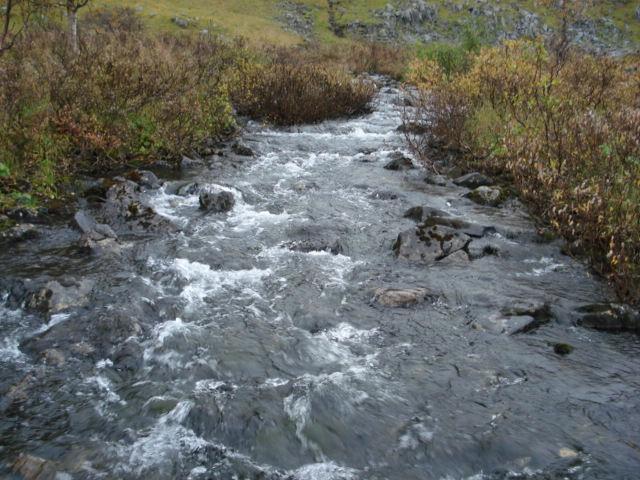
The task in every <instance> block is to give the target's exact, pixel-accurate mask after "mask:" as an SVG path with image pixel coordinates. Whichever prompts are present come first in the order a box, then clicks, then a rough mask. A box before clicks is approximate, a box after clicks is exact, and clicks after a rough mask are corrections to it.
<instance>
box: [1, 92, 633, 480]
mask: <svg viewBox="0 0 640 480" xmlns="http://www.w3.org/2000/svg"><path fill="white" fill-rule="evenodd" d="M398 94H399V92H398V91H397V90H395V89H394V88H387V89H384V90H383V93H382V94H381V95H380V97H379V100H378V104H377V108H376V110H375V112H374V113H373V114H371V115H369V116H367V117H364V118H360V119H355V120H349V121H339V122H327V123H324V124H322V125H319V126H309V127H303V128H299V129H291V130H271V129H267V128H263V127H260V126H257V125H253V126H250V128H249V130H248V132H247V134H246V135H245V137H244V139H243V141H244V142H245V143H246V144H247V145H249V146H250V147H251V148H253V149H254V150H255V151H256V153H257V154H258V155H257V157H256V158H255V159H246V160H244V161H238V162H233V164H232V165H230V164H229V162H226V163H225V165H223V166H216V165H214V166H212V167H208V168H202V169H200V170H196V171H193V172H192V173H191V174H190V175H187V177H186V178H193V179H197V181H198V182H201V183H211V184H216V185H220V186H223V187H224V188H228V189H230V190H231V191H232V192H233V193H234V195H235V196H236V199H237V204H236V206H235V208H234V209H233V211H232V212H230V213H229V214H224V215H203V214H202V213H201V212H200V211H199V210H198V199H197V197H196V196H190V197H179V196H176V195H172V194H169V193H167V192H171V191H172V184H168V185H166V186H165V187H164V188H163V189H162V190H160V191H151V192H149V193H147V197H146V198H147V201H148V203H149V204H150V205H151V206H153V207H154V208H156V209H157V210H158V211H159V212H161V213H162V214H163V215H165V216H166V217H168V218H170V219H171V220H172V221H174V222H175V223H176V224H178V225H179V226H180V227H181V228H182V231H181V232H180V233H175V234H148V235H145V236H129V237H123V238H122V243H123V247H122V251H121V253H120V254H119V255H115V256H109V255H106V256H97V257H95V256H94V257H92V256H87V255H86V254H83V253H81V252H78V251H77V249H75V248H74V247H73V245H74V243H75V242H76V241H77V238H78V234H77V233H76V232H74V231H73V230H72V229H70V228H67V227H57V228H51V229H50V230H49V231H48V232H47V235H45V236H44V237H43V238H42V239H40V240H39V241H36V242H30V243H26V244H22V245H20V246H18V247H15V248H13V249H11V250H9V251H5V252H2V253H1V254H0V269H2V271H3V272H4V273H3V274H4V275H5V276H6V278H30V279H37V280H42V279H58V280H61V281H68V280H69V279H76V280H79V279H86V280H87V281H89V282H92V285H93V290H92V293H91V295H90V302H89V303H88V304H86V305H84V306H81V307H72V308H69V309H68V310H67V311H64V312H62V313H58V314H56V315H54V316H53V317H52V318H51V320H50V321H49V323H48V324H45V323H43V320H42V319H41V318H40V317H38V316H36V315H27V314H25V313H22V312H21V311H20V310H17V311H11V310H9V309H8V308H5V309H2V310H0V316H1V320H0V335H1V336H2V338H1V340H0V366H1V368H2V374H1V378H0V393H2V394H3V400H2V403H1V404H0V407H1V408H0V445H1V447H0V461H1V462H4V463H3V464H2V465H3V466H2V467H0V469H2V470H0V474H2V473H4V474H6V475H10V467H9V466H10V465H11V463H12V462H13V460H14V459H15V458H16V457H17V455H18V454H20V453H28V454H32V455H35V456H39V457H42V458H46V459H49V460H52V461H55V462H56V463H55V465H56V469H57V471H58V476H57V478H59V479H61V480H64V479H70V478H72V479H93V478H107V479H110V478H123V479H133V478H145V479H151V478H153V479H170V478H189V479H207V478H220V479H235V478H237V479H245V478H249V479H259V478H260V479H262V478H273V479H281V478H291V479H301V480H304V479H319V480H320V479H321V480H324V479H327V480H329V479H398V480H409V479H441V480H445V479H446V480H450V479H451V480H453V479H456V480H458V479H473V480H480V479H494V478H495V479H503V478H505V479H506V478H536V479H538V478H539V479H543V478H544V479H547V478H554V479H556V478H557V479H563V478H569V479H632V478H639V477H640V395H639V393H640V342H639V341H638V338H637V337H635V336H631V335H609V334H605V333H598V332H594V331H590V330H586V329H582V328H579V327H575V326H574V324H573V319H574V316H573V313H572V312H574V310H575V308H576V307H578V306H580V305H582V304H585V303H593V302H596V301H603V300H607V299H609V300H611V298H612V296H611V293H610V292H609V291H608V290H607V288H606V286H605V285H604V283H602V282H601V281H600V280H598V279H597V278H593V277H592V276H591V275H590V274H589V273H588V270H587V269H586V268H585V267H584V266H583V265H581V264H579V263H577V262H575V261H573V260H571V259H570V258H568V257H566V256H563V255H562V254H561V253H560V250H559V245H558V243H551V244H545V243H541V242H540V241H539V239H537V237H536V234H535V228H534V226H533V225H532V223H531V222H530V221H529V220H528V218H527V216H526V214H525V213H524V212H523V210H521V209H520V208H519V207H518V206H517V205H516V204H509V205H507V206H506V207H504V208H501V209H494V208H490V207H480V206H478V205H475V204H473V203H471V202H470V201H468V200H466V199H464V198H463V197H462V194H464V193H465V192H466V190H465V189H462V188H458V187H455V186H449V187H436V186H430V185H428V184H426V183H425V182H424V181H423V180H422V179H423V178H424V175H425V172H424V171H421V170H413V171H409V172H392V171H388V170H385V169H383V168H382V167H383V166H384V164H385V163H386V162H387V161H388V159H387V156H388V155H389V153H391V152H393V151H395V150H402V149H403V148H404V147H403V139H402V137H401V135H400V134H398V133H396V132H395V129H396V127H397V126H398V125H399V124H400V114H399V112H398V111H397V109H396V107H394V104H395V101H396V100H397V96H398ZM369 151H371V152H372V153H370V154H369V153H366V152H369ZM362 152H365V153H362ZM365 160H370V161H365ZM381 190H383V191H385V192H393V193H394V194H396V195H397V198H395V199H390V200H381V199H377V198H376V195H375V193H376V192H380V191H381ZM372 194H373V195H372ZM378 196H380V195H378ZM416 205H430V206H433V207H436V208H440V209H443V210H446V211H447V212H449V213H451V214H452V215H454V216H457V217H461V218H463V219H466V220H470V221H473V222H477V223H480V224H483V225H490V226H494V227H496V230H497V231H498V232H499V233H497V234H494V235H491V236H490V237H489V238H485V239H482V240H481V241H483V242H489V243H491V244H492V245H494V246H497V247H498V248H499V249H500V252H501V253H500V255H498V256H495V255H489V256H485V257H483V258H480V259H478V260H475V261H473V262H470V263H466V264H460V265H458V264H455V263H453V264H452V263H447V262H442V263H439V264H436V265H432V266H424V265H418V264H412V263H410V262H407V261H403V260H399V259H396V258H395V256H394V255H393V252H392V249H391V246H392V245H393V242H394V240H395V238H396V236H397V235H398V233H399V232H401V231H402V230H406V229H408V228H411V227H412V226H413V225H414V224H413V222H412V221H411V220H407V219H404V218H403V216H402V215H403V213H404V211H405V210H406V209H407V208H409V207H412V206H416ZM301 231H302V232H309V231H311V232H312V234H313V235H315V236H317V237H318V238H325V237H326V238H339V239H340V242H341V243H342V246H343V251H342V254H339V255H332V254H331V253H328V252H311V253H304V252H295V251H291V250H290V249H288V248H287V247H286V243H287V242H289V241H291V240H295V239H296V238H297V236H298V235H299V234H300V232H301ZM474 241H480V240H474ZM380 287H395V288H404V287H424V288H428V289H430V290H431V291H433V292H436V293H437V294H438V298H437V300H434V301H429V302H426V303H423V304H421V305H418V306H415V307H412V308H387V307H383V306H381V305H379V304H377V303H375V302H373V301H372V298H373V296H374V291H375V290H376V289H377V288H380ZM537 302H546V303H547V304H549V305H550V307H551V312H552V320H551V322H550V323H549V324H547V325H544V326H542V327H541V328H539V329H537V330H535V331H533V332H530V333H527V334H519V335H507V334H505V333H503V327H504V326H505V322H507V321H506V320H505V319H504V315H503V314H502V313H501V312H503V311H504V309H505V308H510V307H513V306H514V305H519V304H535V303H537ZM103 338H105V339H110V340H108V341H107V340H105V341H102V340H101V339H103ZM114 339H117V340H118V341H117V342H116V341H114ZM555 342H566V343H570V344H571V345H573V346H574V347H575V350H574V352H573V353H572V354H571V355H568V356H559V355H557V354H555V353H554V352H553V348H552V347H551V346H550V345H551V344H553V343H555ZM42 345H45V346H47V347H51V348H56V349H57V350H59V351H61V352H63V354H64V356H65V360H64V364H63V365H59V364H58V365H56V364H51V362H50V363H49V364H47V363H45V362H43V361H42V359H41V358H40V356H39V353H38V352H40V351H42V349H43V348H44V347H43V346H42ZM9 478H11V477H9Z"/></svg>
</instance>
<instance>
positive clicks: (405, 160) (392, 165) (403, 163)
mask: <svg viewBox="0 0 640 480" xmlns="http://www.w3.org/2000/svg"><path fill="white" fill-rule="evenodd" d="M389 158H390V161H389V163H387V164H386V165H385V166H384V168H385V169H387V170H394V171H398V170H411V169H413V168H416V167H415V165H414V164H413V161H412V160H411V159H410V158H409V157H407V156H406V155H405V154H403V153H402V152H393V153H392V154H391V155H389Z"/></svg>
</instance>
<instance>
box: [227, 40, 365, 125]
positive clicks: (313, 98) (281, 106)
mask: <svg viewBox="0 0 640 480" xmlns="http://www.w3.org/2000/svg"><path fill="white" fill-rule="evenodd" d="M375 91H376V89H375V86H374V84H373V83H372V82H371V81H369V80H366V79H364V78H354V77H353V76H352V75H350V74H349V73H348V72H347V71H345V69H344V68H342V67H340V66H338V65H334V64H322V63H317V62H315V61H313V60H311V61H309V60H308V59H307V58H306V57H305V55H304V53H302V52H299V51H296V50H291V49H279V50H275V51H272V52H269V58H268V60H267V61H266V62H264V63H252V62H249V63H246V64H244V65H243V68H241V70H240V72H239V74H238V76H237V79H236V81H235V82H234V83H233V85H232V89H231V92H232V97H233V100H234V104H235V105H236V107H237V110H238V113H240V114H241V115H247V116H250V117H252V118H256V119H261V120H265V121H268V122H272V123H274V124H277V125H293V124H298V123H314V122H319V121H322V120H326V119H330V118H338V117H346V116H351V115H357V114H361V113H365V112H367V111H369V108H370V103H371V101H372V100H373V96H374V94H375Z"/></svg>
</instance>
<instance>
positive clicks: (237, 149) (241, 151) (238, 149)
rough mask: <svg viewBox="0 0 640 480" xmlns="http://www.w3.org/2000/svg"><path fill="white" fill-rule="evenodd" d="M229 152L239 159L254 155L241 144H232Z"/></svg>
mask: <svg viewBox="0 0 640 480" xmlns="http://www.w3.org/2000/svg"><path fill="white" fill-rule="evenodd" d="M231 151H232V152H233V153H235V154H236V155H238V156H240V157H253V156H255V154H254V153H253V150H251V149H250V148H249V147H247V146H246V145H242V144H241V143H234V144H233V145H231Z"/></svg>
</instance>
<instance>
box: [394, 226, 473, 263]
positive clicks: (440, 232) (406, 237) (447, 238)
mask: <svg viewBox="0 0 640 480" xmlns="http://www.w3.org/2000/svg"><path fill="white" fill-rule="evenodd" d="M470 241H471V237H469V236H468V235H466V234H464V233H461V232H458V231H456V230H455V229H453V228H449V227H443V226H440V225H435V226H421V227H418V228H413V229H411V230H406V231H404V232H402V233H400V234H399V235H398V238H397V240H396V242H395V244H394V246H393V250H394V252H395V254H396V256H397V257H399V258H404V259H406V260H410V261H414V262H421V263H433V262H436V261H438V260H442V259H443V258H445V257H447V256H449V255H451V254H452V253H455V252H457V251H458V250H463V249H464V248H465V247H466V246H467V245H468V244H469V242H470Z"/></svg>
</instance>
